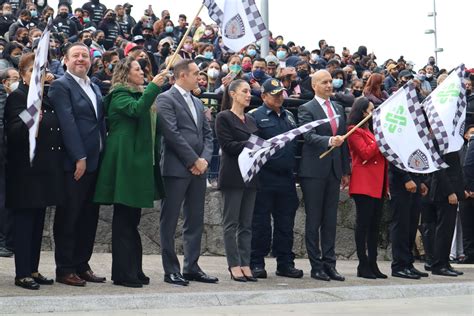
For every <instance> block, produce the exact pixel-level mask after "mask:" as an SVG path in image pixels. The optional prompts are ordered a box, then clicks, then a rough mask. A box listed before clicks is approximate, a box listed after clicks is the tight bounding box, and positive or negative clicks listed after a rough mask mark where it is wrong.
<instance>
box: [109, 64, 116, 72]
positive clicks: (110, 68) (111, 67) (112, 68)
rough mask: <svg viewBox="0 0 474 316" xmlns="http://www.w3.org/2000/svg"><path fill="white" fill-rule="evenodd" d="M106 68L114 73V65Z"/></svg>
mask: <svg viewBox="0 0 474 316" xmlns="http://www.w3.org/2000/svg"><path fill="white" fill-rule="evenodd" d="M107 68H108V69H109V71H110V72H112V71H114V68H115V64H109V66H107Z"/></svg>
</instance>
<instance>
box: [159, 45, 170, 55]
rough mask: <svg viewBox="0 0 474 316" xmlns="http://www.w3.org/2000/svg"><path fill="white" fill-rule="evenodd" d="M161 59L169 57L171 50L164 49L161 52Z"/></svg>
mask: <svg viewBox="0 0 474 316" xmlns="http://www.w3.org/2000/svg"><path fill="white" fill-rule="evenodd" d="M160 54H161V57H167V56H168V55H169V54H170V48H169V47H166V46H165V47H163V48H162V49H161V51H160Z"/></svg>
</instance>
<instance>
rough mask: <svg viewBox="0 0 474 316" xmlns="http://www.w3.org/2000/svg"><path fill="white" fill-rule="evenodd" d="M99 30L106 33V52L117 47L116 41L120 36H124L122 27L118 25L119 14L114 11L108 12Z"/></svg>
mask: <svg viewBox="0 0 474 316" xmlns="http://www.w3.org/2000/svg"><path fill="white" fill-rule="evenodd" d="M99 29H100V30H102V31H104V34H105V41H104V47H105V49H106V50H109V49H111V48H112V47H113V46H114V45H115V41H116V39H117V37H118V36H119V35H120V36H122V37H123V36H124V35H123V32H122V29H121V28H120V25H119V24H118V23H117V14H116V13H115V11H114V10H107V12H106V13H105V16H104V20H103V21H102V23H100V25H99Z"/></svg>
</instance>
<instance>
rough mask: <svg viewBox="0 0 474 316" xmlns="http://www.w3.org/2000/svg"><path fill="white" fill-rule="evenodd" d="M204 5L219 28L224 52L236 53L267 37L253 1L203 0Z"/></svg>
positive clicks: (265, 28)
mask: <svg viewBox="0 0 474 316" xmlns="http://www.w3.org/2000/svg"><path fill="white" fill-rule="evenodd" d="M204 5H205V6H206V7H207V8H208V10H209V16H210V17H211V19H213V20H214V21H215V22H216V23H217V24H218V25H219V27H220V30H221V35H222V42H223V43H224V47H223V50H224V51H228V52H238V51H240V50H241V49H242V48H244V47H245V46H247V45H249V44H251V43H254V42H256V41H258V40H260V39H262V38H264V37H265V36H267V35H268V30H267V27H266V26H265V23H264V22H263V19H262V16H261V15H260V12H259V11H258V8H257V6H256V5H255V0H240V1H237V0H204Z"/></svg>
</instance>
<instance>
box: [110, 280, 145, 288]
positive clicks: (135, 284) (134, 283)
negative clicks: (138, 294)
mask: <svg viewBox="0 0 474 316" xmlns="http://www.w3.org/2000/svg"><path fill="white" fill-rule="evenodd" d="M114 285H121V286H125V287H133V288H141V287H143V283H142V282H141V281H140V280H136V281H115V280H114Z"/></svg>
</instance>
